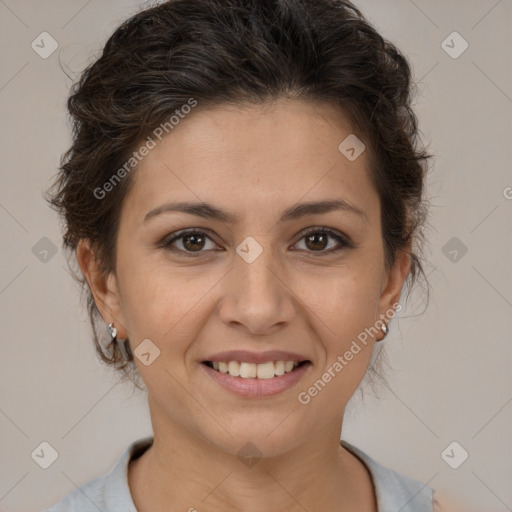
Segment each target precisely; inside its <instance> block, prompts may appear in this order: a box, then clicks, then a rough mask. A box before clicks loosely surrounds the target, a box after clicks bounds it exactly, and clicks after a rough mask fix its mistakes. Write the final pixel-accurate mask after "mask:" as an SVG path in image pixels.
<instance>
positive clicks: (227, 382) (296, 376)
mask: <svg viewBox="0 0 512 512" xmlns="http://www.w3.org/2000/svg"><path fill="white" fill-rule="evenodd" d="M200 365H201V367H202V368H203V369H204V371H205V372H206V373H207V374H208V375H210V376H211V377H212V378H213V379H215V381H216V382H218V383H219V384H220V385H221V386H222V387H223V388H225V389H227V390H228V391H231V392H232V393H234V394H236V395H239V396H244V397H263V396H272V395H277V394H278V393H281V392H283V391H285V390H287V389H289V388H291V387H292V386H293V385H295V384H296V383H297V382H298V381H299V380H300V379H301V378H302V376H303V375H304V374H305V372H307V371H308V369H309V367H310V366H311V363H310V362H307V363H304V364H302V365H301V366H297V368H296V369H295V370H293V371H291V372H288V373H284V374H283V375H277V376H275V377H272V378H271V379H256V378H249V379H244V378H243V377H233V376H232V375H229V373H222V372H218V371H217V370H214V369H213V368H210V367H209V366H206V365H205V364H203V363H200Z"/></svg>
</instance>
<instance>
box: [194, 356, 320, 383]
mask: <svg viewBox="0 0 512 512" xmlns="http://www.w3.org/2000/svg"><path fill="white" fill-rule="evenodd" d="M202 364H204V365H206V366H208V367H209V368H212V369H213V370H216V371H217V372H219V373H226V374H228V375H230V376H231V377H240V378H242V379H255V378H256V379H272V378H274V377H279V376H281V375H284V374H286V373H291V372H293V371H294V370H296V369H297V368H299V367H300V366H303V365H305V364H311V362H310V361H308V360H306V361H268V362H266V363H259V364H256V363H245V362H239V361H214V362H212V361H203V362H202Z"/></svg>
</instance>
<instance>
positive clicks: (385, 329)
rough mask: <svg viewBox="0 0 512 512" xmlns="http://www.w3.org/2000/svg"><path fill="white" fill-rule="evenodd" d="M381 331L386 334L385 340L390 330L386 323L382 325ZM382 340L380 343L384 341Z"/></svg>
mask: <svg viewBox="0 0 512 512" xmlns="http://www.w3.org/2000/svg"><path fill="white" fill-rule="evenodd" d="M380 329H381V331H382V332H383V333H384V336H383V337H382V340H383V339H384V338H385V337H386V336H387V335H388V332H389V329H388V326H387V325H386V324H385V323H382V327H381V328H380ZM382 340H379V341H382Z"/></svg>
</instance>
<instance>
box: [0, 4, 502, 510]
mask: <svg viewBox="0 0 512 512" xmlns="http://www.w3.org/2000/svg"><path fill="white" fill-rule="evenodd" d="M356 4H357V5H358V6H359V7H360V8H361V9H362V11H363V13H365V14H366V15H367V17H368V18H369V20H370V21H371V22H373V23H374V24H375V25H376V27H377V28H378V29H379V30H380V32H381V33H382V34H383V35H384V36H385V37H388V38H389V39H391V40H392V41H393V42H394V43H396V44H397V45H398V46H399V48H401V49H402V51H403V52H404V53H406V54H407V55H408V56H409V58H410V60H411V62H412V65H413V69H414V77H415V81H416V82H418V84H419V87H420V89H419V94H420V95H419V96H417V99H416V101H415V105H416V110H417V113H418V117H419V119H420V127H421V129H422V132H423V138H424V141H425V142H426V143H427V144H429V149H430V152H432V153H434V154H435V155H436V157H435V160H434V161H433V171H432V173H431V175H430V178H429V183H428V194H429V197H430V200H431V203H432V209H431V216H430V228H429V231H428V232H427V235H428V238H429V240H430V249H429V250H428V251H427V253H426V257H427V259H428V262H427V264H426V271H427V273H428V274H429V280H430V283H431V285H432V289H433V293H432V297H431V301H430V305H429V307H428V309H427V311H426V312H425V313H424V314H420V313H421V311H422V310H423V304H422V303H421V300H417V301H416V302H417V304H414V302H413V303H411V304H410V307H409V308H408V309H407V310H406V311H404V312H402V313H400V315H399V318H397V319H396V320H393V323H392V330H391V334H390V335H389V336H388V338H387V341H386V348H387V351H388V354H389V360H390V362H391V364H392V366H393V368H394V369H395V370H394V372H393V373H392V374H391V375H390V377H389V385H390V387H389V388H386V387H383V388H382V393H381V398H380V400H377V399H375V398H373V397H372V396H367V400H366V401H365V406H364V407H363V406H362V403H361V402H359V401H357V400H354V401H353V403H352V407H351V410H350V414H349V415H348V417H347V419H346V422H345V424H344V433H343V437H344V438H346V439H347V440H349V441H350V442H352V443H353V444H355V445H356V446H358V447H360V448H362V449H363V450H365V451H367V452H368V453H369V454H370V455H371V456H372V457H374V458H375V459H376V460H378V461H379V462H380V463H382V464H384V465H386V466H389V467H392V468H393V469H395V470H397V471H400V472H402V473H405V474H407V475H409V476H411V477H413V478H416V479H419V480H421V481H423V482H424V483H428V484H429V485H430V486H432V487H434V488H436V489H438V490H439V491H444V492H446V493H448V494H449V495H451V496H452V497H453V498H454V500H455V501H457V502H458V503H460V504H462V505H464V506H465V510H485V511H489V512H504V511H506V510H512V487H511V485H510V482H511V481H512V439H511V436H510V431H511V425H512V404H511V402H512V386H511V379H510V376H511V354H512V348H511V346H512V345H511V341H512V340H511V327H512V325H511V321H510V319H511V312H512V311H511V308H512V286H511V270H510V267H511V266H510V262H511V261H512V259H511V256H512V243H511V236H510V233H512V229H511V219H512V216H511V214H510V213H511V209H512V199H511V198H512V188H510V187H512V175H511V172H510V162H511V161H512V158H511V157H512V154H511V153H512V152H511V145H512V144H511V142H512V139H511V135H512V127H511V110H512V83H511V82H512V80H511V78H512V77H511V70H512V59H511V54H510V53H511V52H510V49H511V48H512V45H511V40H510V39H511V35H510V34H511V33H512V31H511V28H512V27H511V25H512V23H511V19H512V2H511V0H500V1H496V0H481V1H480V0H479V1H476V0H473V1H454V0H451V1H441V0H415V1H412V0H389V1H388V0H386V1H377V0H364V1H363V0H359V1H357V0H356ZM141 5H144V2H140V1H139V2H136V1H128V0H115V1H109V2H100V1H99V0H89V1H88V2H87V1H84V0H72V1H70V0H68V1H65V2H64V1H62V0H61V1H57V0H53V1H39V2H35V1H14V0H5V1H3V0H0V45H1V54H2V70H1V77H0V109H1V115H2V123H1V130H2V131H1V136H0V139H1V141H2V145H3V151H2V162H1V164H2V165H1V171H0V172H1V188H0V226H1V233H2V236H1V239H0V240H1V248H2V251H1V255H2V265H1V269H0V315H1V326H2V329H1V336H2V339H1V345H0V346H1V349H2V357H1V359H0V443H1V446H0V453H1V454H2V456H1V458H0V510H3V511H7V510H9V511H22V510H23V511H39V510H42V509H43V508H44V507H46V506H49V505H50V504H53V503H55V502H56V501H58V500H59V499H61V498H62V497H63V496H64V495H65V494H67V493H68V492H70V491H71V490H72V489H74V488H75V486H79V485H81V484H83V483H85V482H86V481H87V480H89V479H91V478H93V477H96V476H98V475H100V474H102V473H105V472H107V471H108V470H109V469H110V468H111V466H112V464H113V463H114V461H115V460H116V459H117V458H118V456H119V455H120V453H121V451H122V450H124V449H125V448H126V446H127V445H128V444H129V443H130V442H132V441H133V440H135V439H137V438H139V437H143V436H145V435H148V434H151V425H150V422H149V416H148V410H147V406H146V397H145V394H144V393H139V392H137V393H135V394H134V395H133V396H132V395H131V392H130V388H129V387H122V386H121V385H116V382H117V380H116V377H115V375H114V374H113V373H112V372H111V371H110V370H109V369H107V368H106V367H104V366H102V365H100V363H99V362H98V361H97V360H96V356H95V354H94V351H93V346H92V340H91V338H90V330H89V325H88V321H87V317H86V312H85V309H84V307H83V305H82V304H81V303H80V298H79V293H78V288H77V287H76V285H75V284H74V282H73V280H72V279H71V277H70V276H69V275H68V273H67V266H66V263H65V259H64V255H63V254H62V251H61V249H60V244H61V241H60V240H61V234H60V228H59V223H58V220H57V216H56V214H55V213H54V212H53V211H51V210H50V209H49V208H48V206H47V205H46V204H45V202H44V201H43V200H42V197H41V192H42V191H43V190H44V189H46V188H47V186H48V185H49V183H50V179H51V177H52V176H53V175H54V174H55V172H56V169H57V166H58V163H59V158H60V155H61V153H62V152H63V151H65V150H66V149H67V147H68V145H69V143H70V133H69V125H68V121H67V118H66V111H65V100H66V97H67V93H68V89H69V86H70V84H71V80H70V79H69V78H68V77H67V76H66V75H65V74H64V72H63V71H62V69H61V67H60V65H59V55H60V60H61V62H62V66H63V67H64V68H65V69H66V70H67V72H68V74H71V75H73V74H74V73H76V72H79V71H80V70H81V69H82V68H83V67H84V65H85V64H86V63H87V62H88V59H90V58H92V57H94V56H95V55H97V51H98V49H99V48H101V46H102V44H103V43H104V42H105V40H106V38H107V37H108V36H109V35H110V34H111V32H112V31H113V30H114V29H115V28H116V26H117V25H118V24H119V23H120V22H121V21H122V20H124V19H125V18H127V17H128V16H129V15H131V14H133V13H135V12H136V11H138V10H139V7H140V6H141ZM44 31H46V32H48V33H50V34H51V36H52V37H53V38H54V39H55V40H56V41H57V43H58V45H59V46H58V49H57V50H56V51H55V52H54V53H53V54H52V55H51V56H49V57H48V58H46V59H43V58H41V57H40V56H39V55H38V54H37V53H36V52H35V51H34V50H33V49H32V47H31V43H32V41H33V40H36V38H37V37H38V36H39V34H40V33H41V32H44ZM453 31H457V32H459V33H460V34H461V36H462V37H463V38H464V39H465V40H466V41H467V42H468V44H469V47H468V49H467V50H466V51H465V52H464V53H462V54H461V55H460V56H459V57H458V58H452V57H451V56H450V55H448V54H447V53H446V52H445V50H444V49H443V47H442V46H441V43H442V42H443V41H444V40H445V39H446V38H447V36H448V35H449V34H451V33H452V32H453ZM448 41H450V40H448ZM36 42H37V40H36ZM448 44H450V45H451V46H454V49H453V51H457V50H459V49H460V48H461V46H460V41H456V40H455V41H454V43H453V44H452V43H451V42H450V43H448ZM46 48H48V46H47V45H46ZM44 237H46V238H47V239H48V240H46V239H45V238H44ZM454 237H455V239H453V238H454ZM41 239H43V240H42V241H41ZM52 246H55V249H56V250H57V252H56V254H54V255H53V254H52V252H51V247H52ZM464 246H465V247H466V248H467V253H466V254H464V255H463V252H461V248H463V247H464ZM49 248H50V252H48V253H44V250H48V249H49ZM454 249H455V251H456V254H455V253H454V252H453V250H454ZM461 255H462V257H461ZM43 441H46V442H48V443H50V444H51V445H52V446H53V447H54V448H55V449H56V450H57V452H58V454H59V456H58V458H57V460H56V461H55V462H54V463H53V464H52V465H51V466H50V467H49V468H48V469H42V468H41V467H39V465H38V464H36V463H35V462H34V460H33V459H32V458H31V453H32V452H33V451H34V450H35V449H36V448H37V447H38V446H39V445H40V443H41V442H43ZM453 441H457V442H458V443H459V444H460V445H461V446H462V447H463V448H464V449H465V450H466V451H467V452H468V453H469V457H468V459H467V460H466V461H465V462H464V463H463V464H461V465H460V467H458V469H452V468H451V467H450V466H449V465H448V464H447V463H446V462H445V460H443V458H442V457H441V453H442V452H443V451H444V449H445V448H446V447H447V446H448V445H449V444H450V443H451V442H453ZM457 450H459V449H458V448H457ZM457 450H455V451H454V452H453V453H454V457H452V460H453V459H454V458H455V459H456V458H457V457H459V453H460V451H459V452H458V451H457ZM311 512H313V511H311Z"/></svg>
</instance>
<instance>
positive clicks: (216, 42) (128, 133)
mask: <svg viewBox="0 0 512 512" xmlns="http://www.w3.org/2000/svg"><path fill="white" fill-rule="evenodd" d="M412 87H413V83H412V82H411V70H410V66H409V64H408V62H407V59H406V57H405V56H404V55H403V54H402V53H401V52H400V51H399V50H398V49H397V48H396V47H395V46H394V45H393V44H391V43H390V42H389V41H387V40H386V39H384V38H383V37H382V36H381V35H379V34H378V32H377V31H376V30H375V28H374V27H373V26H372V25H371V24H370V23H369V22H368V21H367V20H366V19H365V18H364V16H363V15H362V13H361V12H360V10H359V9H357V8H356V7H355V6H354V5H352V4H351V3H350V2H349V1H347V0H315V1H309V0H171V1H167V2H164V3H162V4H159V5H155V6H153V7H151V8H149V9H146V10H144V11H142V12H140V13H138V14H136V15H134V16H133V17H131V18H130V19H128V20H127V21H125V22H124V23H122V24H121V25H120V26H119V27H118V28H117V29H116V30H115V32H114V33H113V34H112V36H111V37H110V38H109V39H108V41H107V42H106V44H105V46H104V48H103V52H102V54H101V56H100V57H99V58H98V59H97V60H95V62H93V63H92V64H91V65H89V66H88V67H87V68H86V69H85V70H84V71H83V73H82V74H81V76H80V78H79V80H78V82H77V83H75V84H74V85H73V87H72V90H71V94H70V97H69V99H68V101H67V107H68V110H69V113H70V115H71V118H72V122H73V141H72V145H71V147H70V148H69V150H68V151H67V152H66V153H65V154H64V155H62V159H61V165H60V172H59V174H58V176H57V177H56V180H55V182H54V183H53V185H52V187H51V188H50V189H49V191H48V192H47V196H46V200H47V201H48V202H49V203H50V205H51V207H52V208H54V209H56V210H57V211H58V212H59V213H60V214H61V216H62V217H63V219H64V222H65V234H64V236H63V245H64V247H65V249H68V250H71V251H72V252H73V253H74V252H75V251H76V248H77V245H78V242H79V240H80V239H87V240H88V241H89V243H90V244H91V247H92V248H94V249H95V253H96V255H97V257H98V259H99V261H100V262H101V264H102V269H103V270H104V271H105V272H115V268H116V267H115V262H116V235H117V231H118V225H119V214H120V210H121V205H122V203H123V199H124V198H125V196H126V194H127V192H128V190H129V188H130V186H131V184H132V183H133V179H132V174H133V173H131V174H128V175H127V176H126V177H124V178H123V179H122V180H119V182H118V183H115V186H112V187H110V189H109V197H108V200H101V198H98V194H97V192H96V193H95V191H98V190H99V189H100V188H102V187H104V185H105V184H106V183H107V182H108V181H109V180H110V179H111V178H112V176H113V175H114V173H115V172H116V170H118V169H120V168H121V167H122V166H123V164H125V163H126V162H127V160H129V159H130V157H131V156H132V155H133V152H134V150H136V149H137V148H138V147H140V145H141V141H144V140H146V139H147V137H148V135H149V134H151V133H152V132H153V131H154V130H155V129H156V128H157V127H158V126H159V125H161V123H163V122H165V121H166V120H168V119H169V117H170V116H171V115H172V114H174V113H175V112H176V110H177V109H179V108H180V107H182V106H183V105H186V104H187V103H189V102H190V99H191V98H194V99H195V101H197V102H198V104H199V108H201V107H205V108H208V107H211V106H220V105H229V104H231V105H242V104H244V103H246V104H262V103H264V102H268V101H272V100H275V99H278V98H282V97H286V98H291V99H304V100H308V101H319V102H323V103H325V102H327V103H330V104H332V105H333V106H341V107H342V108H343V109H344V111H345V112H347V114H348V115H349V118H350V120H351V122H352V123H353V126H354V127H355V128H356V129H357V130H359V132H360V133H361V134H362V136H363V137H364V141H365V145H366V148H367V155H368V157H369V162H370V165H369V166H370V169H369V172H370V175H371V179H372V182H373V184H374V185H375V188H376V190H377V191H378V194H379V197H380V203H381V219H382V239H383V243H384V251H385V259H386V265H387V266H388V267H390V266H391V265H392V264H393V262H394V261H395V258H396V255H397V253H398V252H399V251H404V250H407V248H408V247H411V248H412V249H411V250H410V251H409V254H410V257H411V268H410V272H409V275H408V276H407V281H406V284H408V285H409V286H408V293H407V294H408V295H409V291H410V290H411V286H410V285H412V284H413V283H414V282H415V281H416V279H417V277H418V276H419V275H420V274H422V275H423V277H425V282H427V281H426V276H425V273H424V271H423V268H422V264H421V259H420V253H421V251H420V249H421V246H422V243H421V242H423V241H424V235H423V228H424V225H425V220H426V215H427V207H426V200H425V199H424V184H425V181H426V172H427V168H428V165H427V161H428V159H429V158H430V157H431V155H428V154H427V153H426V151H425V148H424V147H423V146H421V144H420V140H419V130H418V126H417V118H416V116H415V114H414V112H413V110H412V108H411V99H412ZM135 167H136V166H135ZM133 172H136V169H135V170H134V171H133ZM409 243H411V245H410V246H409V245H408V244H409ZM75 277H76V278H77V279H78V281H79V282H80V283H81V286H82V291H85V292H86V293H87V305H88V312H89V317H90V321H91V325H92V330H93V335H94V343H95V347H96V350H97V352H98V355H99V356H100V358H101V360H103V361H104V362H105V363H107V364H108V365H112V366H114V367H115V368H116V369H117V370H120V371H121V373H122V374H123V376H124V377H128V379H129V380H132V381H133V379H131V377H133V376H136V375H137V373H138V372H137V371H136V367H135V364H134V363H133V356H132V354H131V351H130V354H129V360H128V361H126V360H124V358H123V357H121V353H120V351H119V347H118V346H116V344H113V345H112V350H111V352H110V353H109V354H107V353H106V352H105V350H104V349H103V347H104V346H105V345H104V343H100V338H101V337H102V336H104V334H98V330H97V329H96V326H95V320H98V319H99V312H98V310H97V308H96V305H95V302H94V299H93V296H92V294H91V292H90V290H89V287H88V285H87V283H86V281H85V279H84V278H83V276H80V275H79V274H78V273H75ZM427 291H428V282H427ZM101 332H105V334H106V331H105V329H104V328H103V329H102V331H101ZM370 371H374V372H376V370H375V369H374V368H370ZM136 385H137V387H140V386H139V385H138V384H136Z"/></svg>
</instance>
